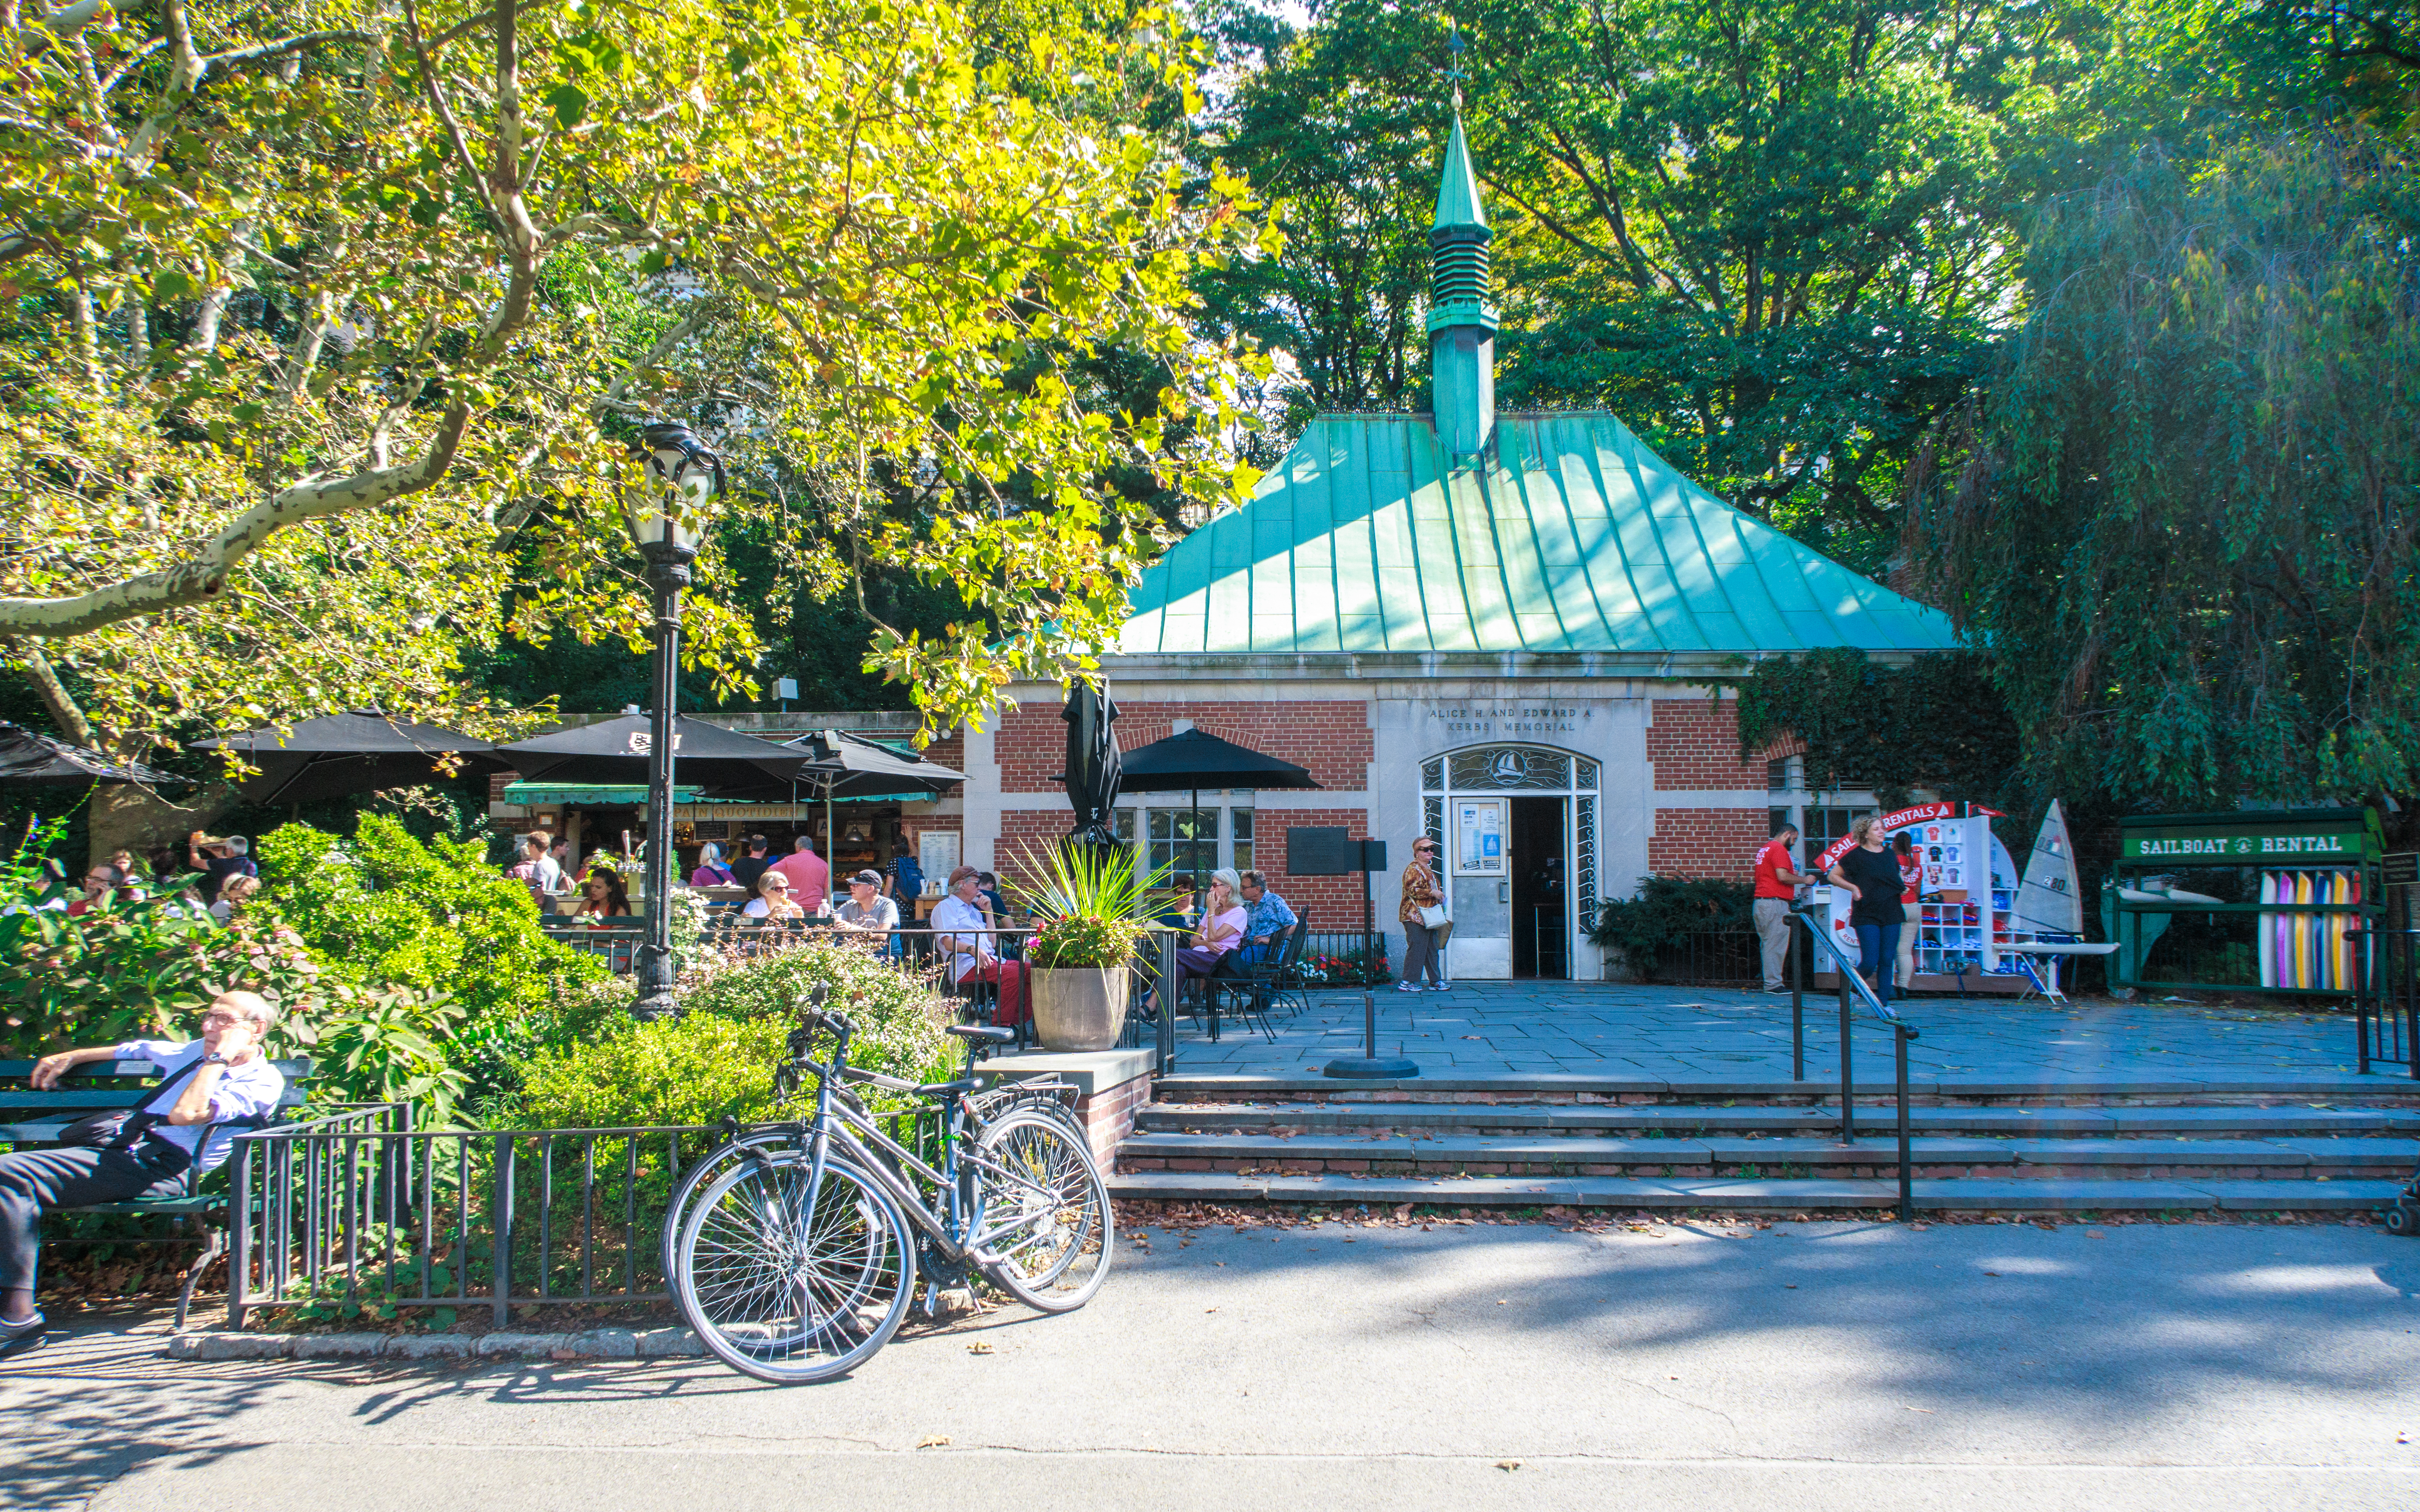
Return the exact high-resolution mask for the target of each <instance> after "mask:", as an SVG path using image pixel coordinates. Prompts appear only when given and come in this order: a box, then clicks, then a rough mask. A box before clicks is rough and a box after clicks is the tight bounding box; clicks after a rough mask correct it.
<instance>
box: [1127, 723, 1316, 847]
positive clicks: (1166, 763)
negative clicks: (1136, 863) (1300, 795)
mask: <svg viewBox="0 0 2420 1512" xmlns="http://www.w3.org/2000/svg"><path fill="white" fill-rule="evenodd" d="M1122 766H1123V770H1122V771H1121V773H1120V776H1119V779H1118V786H1119V787H1120V788H1121V789H1122V790H1123V791H1125V792H1127V793H1187V792H1189V793H1191V794H1192V802H1191V807H1192V808H1193V809H1196V810H1199V809H1200V808H1201V807H1202V789H1203V788H1209V789H1211V790H1212V791H1214V792H1216V791H1218V790H1220V789H1239V788H1249V789H1259V788H1315V787H1317V786H1319V783H1318V782H1317V781H1315V780H1314V779H1312V778H1311V773H1310V772H1308V771H1306V770H1304V769H1303V768H1302V767H1299V766H1296V765H1295V764H1294V763H1292V762H1281V761H1280V760H1278V759H1277V758H1276V757H1274V756H1265V755H1263V754H1262V753H1261V752H1259V751H1257V750H1254V749H1252V748H1250V747H1249V746H1238V745H1236V744H1235V743H1234V742H1233V741H1232V740H1221V739H1219V738H1218V736H1217V735H1214V734H1212V733H1209V732H1208V731H1206V730H1186V731H1181V732H1179V733H1176V734H1172V735H1171V736H1169V737H1168V738H1167V739H1166V740H1155V741H1153V742H1152V743H1151V744H1150V745H1148V746H1145V747H1143V748H1140V750H1132V751H1128V752H1127V753H1126V755H1125V761H1124V762H1123V763H1122ZM1198 843H1199V841H1188V842H1187V859H1188V861H1190V862H1192V863H1194V864H1193V866H1192V870H1193V872H1194V873H1195V874H1196V875H1199V874H1200V872H1201V867H1200V865H1199V861H1200V855H1199V853H1198V852H1196V851H1194V849H1193V846H1194V845H1196V844H1198Z"/></svg>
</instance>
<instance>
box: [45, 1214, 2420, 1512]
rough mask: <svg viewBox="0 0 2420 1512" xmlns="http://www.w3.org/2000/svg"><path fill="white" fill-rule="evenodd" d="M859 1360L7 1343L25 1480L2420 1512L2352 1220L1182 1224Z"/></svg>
mask: <svg viewBox="0 0 2420 1512" xmlns="http://www.w3.org/2000/svg"><path fill="white" fill-rule="evenodd" d="M1149 1251H1150V1252H1149V1253H1148V1254H1144V1253H1140V1249H1139V1247H1135V1246H1128V1247H1127V1248H1126V1249H1125V1253H1123V1254H1122V1256H1121V1257H1120V1262H1119V1266H1118V1269H1117V1271H1116V1273H1114V1274H1113V1275H1112V1276H1111V1278H1110V1280H1109V1285H1108V1286H1107V1287H1106V1288H1104V1289H1103V1291H1102V1293H1101V1295H1100V1296H1099V1297H1098V1298H1097V1299H1096V1300H1095V1301H1094V1304H1092V1305H1091V1306H1090V1307H1089V1308H1087V1309H1085V1310H1084V1311H1082V1312H1080V1313H1078V1314H1074V1315H1072V1316H1069V1317H1065V1318H1055V1319H1053V1318H1041V1317H1037V1316H1035V1315H1033V1314H1032V1313H1029V1312H1026V1311H1024V1310H1023V1309H1020V1308H1015V1307H1010V1308H1005V1309H1002V1310H1000V1311H997V1312H993V1313H989V1314H985V1315H984V1316H981V1317H978V1318H975V1319H970V1320H967V1321H965V1322H962V1323H960V1324H958V1325H956V1326H954V1327H952V1328H949V1329H946V1330H940V1331H926V1332H922V1333H909V1334H907V1335H903V1336H902V1337H901V1338H900V1339H899V1340H898V1341H897V1342H895V1343H894V1344H893V1345H892V1347H891V1348H890V1349H889V1350H885V1351H884V1352H883V1353H882V1354H881V1355H880V1356H879V1357H877V1358H876V1360H875V1361H874V1362H873V1363H872V1364H871V1365H868V1366H867V1367H865V1368H864V1369H863V1370H861V1371H860V1372H859V1373H858V1375H857V1376H856V1377H854V1378H853V1379H851V1380H848V1381H838V1382H833V1383H830V1384H826V1385H822V1386H814V1387H792V1388H774V1387H768V1386H763V1385H759V1384H756V1383H754V1382H752V1381H747V1380H745V1379H743V1378H741V1377H738V1376H736V1375H733V1374H731V1373H729V1372H727V1371H725V1370H723V1369H722V1368H721V1367H720V1366H719V1365H713V1364H711V1363H708V1362H704V1361H670V1362H636V1363H628V1362H626V1363H611V1364H608V1363H576V1362H564V1363H520V1364H492V1365H491V1364H478V1365H452V1366H445V1365H388V1364H384V1363H381V1362H361V1363H354V1364H347V1363H342V1362H334V1361H297V1362H282V1363H259V1364H255V1363H242V1364H210V1365H200V1364H191V1363H181V1362H171V1361H167V1360H164V1359H163V1358H161V1357H160V1355H159V1353H158V1350H159V1348H160V1340H161V1335H160V1325H159V1324H158V1323H157V1322H152V1323H148V1324H147V1325H145V1326H144V1327H142V1328H137V1329H129V1328H127V1327H125V1326H123V1324H122V1322H121V1323H117V1324H112V1325H110V1326H94V1327H89V1328H85V1329H82V1330H79V1331H77V1332H76V1333H75V1334H74V1335H72V1336H70V1337H66V1338H62V1339H59V1340H56V1341H54V1343H52V1344H50V1345H49V1346H47V1347H45V1348H43V1349H41V1350H35V1351H33V1352H31V1353H29V1354H25V1355H22V1356H19V1357H17V1358H15V1359H13V1360H10V1361H8V1362H6V1363H5V1364H0V1423H5V1424H6V1425H7V1432H6V1438H5V1443H0V1505H7V1506H11V1507H16V1506H25V1507H84V1506H89V1507H92V1508H96V1509H108V1512H133V1509H150V1508H159V1509H163V1512H164V1509H175V1512H208V1509H214V1508H221V1507H225V1508H229V1509H238V1508H240V1509H242V1512H262V1509H267V1508H286V1507H308V1508H311V1509H312V1512H340V1509H355V1508H358V1509H362V1512H385V1509H396V1512H431V1509H434V1508H440V1507H443V1508H449V1509H450V1508H481V1509H486V1508H499V1509H520V1508H556V1507H580V1508H594V1509H605V1508H611V1509H616V1512H619V1509H628V1512H659V1509H660V1512H707V1509H712V1512H754V1509H757V1508H765V1509H774V1508H780V1509H783V1512H788V1509H794V1508H799V1507H822V1506H830V1505H838V1506H848V1507H865V1508H869V1509H870V1508H883V1509H890V1508H902V1507H927V1506H955V1505H970V1506H983V1507H986V1508H988V1507H994V1506H1001V1505H1007V1504H1047V1505H1049V1506H1051V1507H1053V1508H1054V1509H1057V1508H1085V1507H1117V1508H1122V1509H1125V1508H1138V1507H1163V1506H1165V1507H1214V1506H1219V1507H1223V1506H1236V1507H1249V1508H1263V1507H1293V1506H1320V1507H1373V1508H1385V1509H1387V1512H1419V1509H1425V1508H1430V1507H1437V1508H1446V1507H1451V1508H1456V1509H1460V1508H1496V1507H1507V1508H1512V1507H1557V1508H1569V1507H1573V1506H1588V1505H1600V1504H1601V1505H1607V1506H1620V1507H1622V1508H1625V1509H1639V1512H1657V1509H1662V1508H1668V1507H1671V1508H1678V1507H1691V1508H1714V1507H1721V1508H1734V1507H1756V1508H1762V1507H1772V1508H1789V1509H1792V1512H1828V1509H1832V1508H1839V1509H1843V1512H1847V1509H1852V1508H1854V1512H1896V1509H1900V1508H1906V1509H1911V1512H1916V1509H1921V1512H1941V1509H1945V1508H1964V1507H1977V1508H1984V1507H1989V1508H2017V1509H2025V1508H2035V1507H2040V1508H2059V1509H2062V1512H2065V1509H2074V1508H2094V1507H2112V1508H2118V1507H2123V1508H2128V1509H2164V1508H2170V1507H2174V1508H2179V1509H2184V1508H2191V1509H2194V1512H2209V1509H2224V1508H2237V1507H2242V1508H2261V1509H2264V1512H2265V1509H2284V1508H2302V1507H2324V1508H2390V1507H2391V1508H2398V1509H2405V1508H2411V1507H2412V1506H2415V1505H2420V1444H2415V1443H2413V1442H2412V1441H2414V1440H2420V1384H2416V1383H2415V1380H2414V1371H2415V1367H2420V1332H2415V1330H2420V1295H2416V1294H2420V1242H2412V1241H2403V1240H2397V1239H2392V1238H2389V1237H2388V1236H2386V1235H2385V1234H2383V1233H2381V1231H2379V1230H2378V1229H2376V1228H2373V1227H2342V1226H2336V1225H2327V1226H2313V1227H2299V1226H2297V1227H2286V1226H2278V1227H2266V1226H2251V1225H2245V1226H2219V1225H2210V1226H2201V1225H2180V1226H2152V1225H2135V1226H2112V1227H2102V1228H2092V1227H2084V1226H2079V1225H2068V1226H2062V1227H2057V1228H2055V1229H2049V1230H2045V1229H2041V1228H2038V1227H2029V1226H2023V1225H2014V1224H2009V1225H1993V1226H1946V1225H1936V1226H1932V1227H1928V1228H1925V1229H1923V1230H1921V1231H1916V1230H1909V1229H1904V1228H1901V1227H1898V1226H1895V1225H1889V1224H1856V1223H1808V1224H1794V1223H1789V1222H1781V1223H1776V1224H1775V1225H1773V1226H1772V1227H1770V1228H1768V1229H1762V1230H1759V1229H1755V1228H1751V1227H1736V1228H1725V1227H1692V1226H1688V1225H1662V1224H1658V1225H1653V1226H1651V1227H1646V1228H1644V1229H1640V1230H1632V1229H1629V1228H1618V1229H1616V1230H1615V1231H1613V1232H1610V1233H1605V1234H1580V1233H1571V1232H1566V1231H1563V1230H1561V1229H1559V1228H1556V1227H1549V1226H1544V1225H1519V1226H1512V1225H1507V1226H1489V1225H1479V1226H1475V1227H1437V1228H1435V1229H1431V1230H1425V1231H1424V1230H1422V1229H1419V1228H1418V1227H1410V1228H1402V1227H1352V1226H1343V1225H1334V1224H1330V1225H1326V1226H1322V1227H1317V1228H1305V1227H1292V1228H1249V1229H1245V1230H1241V1231H1236V1230H1232V1229H1227V1228H1216V1229H1208V1230H1197V1231H1195V1232H1193V1233H1191V1234H1189V1235H1180V1234H1175V1233H1171V1232H1168V1231H1166V1230H1153V1231H1152V1233H1151V1238H1150V1244H1149Z"/></svg>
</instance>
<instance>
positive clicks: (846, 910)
mask: <svg viewBox="0 0 2420 1512" xmlns="http://www.w3.org/2000/svg"><path fill="white" fill-rule="evenodd" d="M833 927H834V928H835V929H845V930H856V931H857V932H859V933H863V934H889V933H891V932H892V931H893V930H895V929H897V928H898V927H899V905H898V904H897V903H892V901H891V900H890V899H888V898H885V897H884V896H882V873H881V872H875V871H865V872H859V873H858V874H857V875H855V876H853V877H851V878H849V879H848V902H846V903H843V904H841V905H840V909H839V911H838V916H837V918H836V921H835V922H834V924H833Z"/></svg>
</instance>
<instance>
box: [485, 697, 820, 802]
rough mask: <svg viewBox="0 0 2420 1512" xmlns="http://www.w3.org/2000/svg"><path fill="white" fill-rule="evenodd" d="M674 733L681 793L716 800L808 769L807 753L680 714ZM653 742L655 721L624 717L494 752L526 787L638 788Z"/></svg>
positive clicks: (782, 781)
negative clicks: (696, 791) (692, 791)
mask: <svg viewBox="0 0 2420 1512" xmlns="http://www.w3.org/2000/svg"><path fill="white" fill-rule="evenodd" d="M673 731H674V734H673V742H674V744H673V763H674V764H673V777H674V779H675V781H676V782H678V783H679V784H680V785H681V786H682V787H685V788H690V787H694V788H704V789H705V790H706V792H708V793H709V794H711V795H714V796H717V797H721V796H724V795H727V794H728V793H733V792H738V793H752V792H756V791H761V790H764V789H767V788H769V787H773V786H777V785H780V784H786V783H788V782H791V781H794V780H796V779H797V778H798V775H799V772H800V770H802V769H803V768H805V767H806V766H808V765H809V764H811V758H810V757H809V756H808V754H807V753H806V752H804V751H801V750H799V749H797V748H793V747H789V746H777V745H775V744H774V743H773V742H771V741H769V740H759V739H757V738H756V737H755V736H753V735H743V734H740V733H737V731H732V730H725V729H723V728H722V727H721V725H717V724H708V723H706V721H705V720H703V719H692V718H690V717H687V716H685V715H676V716H675V717H674V724H673ZM654 743H655V720H654V717H652V716H650V715H645V714H625V715H622V716H620V717H617V718H613V719H605V720H601V721H599V722H597V723H596V724H584V725H575V726H568V727H566V728H564V729H561V730H556V731H551V732H550V733H546V734H543V735H538V736H535V737H534V738H532V739H529V740H517V741H514V742H513V743H512V744H511V745H509V746H498V747H497V748H495V749H496V755H497V756H498V757H500V758H502V759H503V760H504V762H505V763H506V764H509V765H510V766H511V767H512V768H513V770H515V771H517V772H519V773H520V775H521V778H522V779H523V780H524V781H532V782H539V781H543V782H563V783H643V782H644V781H646V780H647V778H648V772H647V756H648V752H649V751H650V749H652V748H653V746H654Z"/></svg>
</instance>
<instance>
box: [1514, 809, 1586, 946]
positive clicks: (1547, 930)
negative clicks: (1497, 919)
mask: <svg viewBox="0 0 2420 1512" xmlns="http://www.w3.org/2000/svg"><path fill="white" fill-rule="evenodd" d="M1570 801H1571V800H1570V799H1568V798H1514V799H1513V800H1512V975H1513V976H1515V977H1545V978H1552V979H1558V980H1559V979H1561V978H1565V977H1569V976H1570V975H1571V974H1572V947H1571V929H1570V925H1569V922H1568V920H1567V918H1566V914H1567V910H1566V908H1565V906H1564V904H1565V899H1564V888H1565V887H1567V886H1568V885H1569V884H1568V880H1567V879H1566V878H1565V877H1564V875H1563V810H1564V809H1565V808H1566V807H1567V806H1568V805H1569V803H1570Z"/></svg>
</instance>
